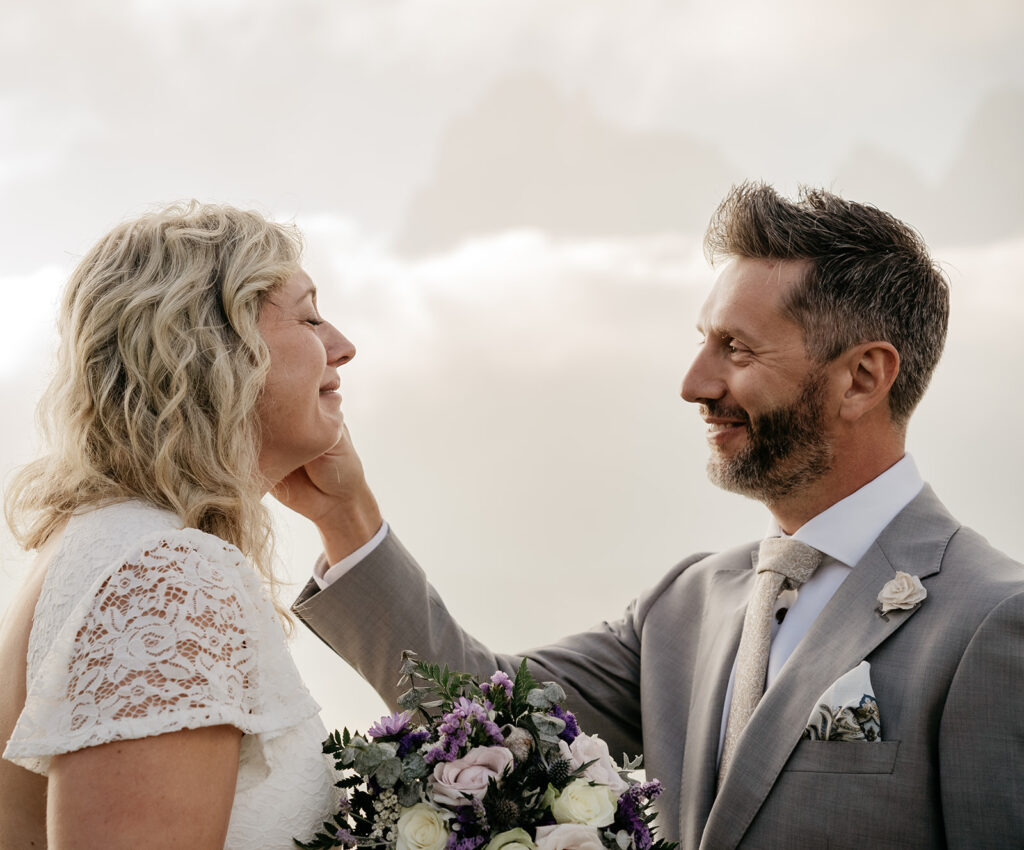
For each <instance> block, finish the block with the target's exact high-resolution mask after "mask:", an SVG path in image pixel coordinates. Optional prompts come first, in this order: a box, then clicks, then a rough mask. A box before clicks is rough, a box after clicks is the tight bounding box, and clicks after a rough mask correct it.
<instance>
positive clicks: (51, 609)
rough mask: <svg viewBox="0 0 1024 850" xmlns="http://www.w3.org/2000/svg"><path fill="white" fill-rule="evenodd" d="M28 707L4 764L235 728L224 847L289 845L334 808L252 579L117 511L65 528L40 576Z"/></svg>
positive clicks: (188, 533) (158, 513)
mask: <svg viewBox="0 0 1024 850" xmlns="http://www.w3.org/2000/svg"><path fill="white" fill-rule="evenodd" d="M27 685H28V689H27V690H28V696H27V699H26V701H25V709H24V711H23V712H22V714H21V716H20V718H19V719H18V723H17V726H16V727H15V729H14V734H13V735H12V736H11V740H10V742H9V743H8V744H7V749H6V751H5V752H4V757H5V758H7V759H10V760H11V761H13V762H15V763H16V764H20V765H22V766H24V767H27V768H29V769H30V770H33V771H36V772H37V773H43V774H45V773H46V772H47V768H48V766H49V762H50V757H51V756H53V755H55V754H58V753H66V752H70V751H73V750H79V749H82V748H83V747H90V746H94V745H96V744H102V743H106V742H108V741H117V740H124V739H131V738H142V737H146V736H149V735H159V734H161V733H164V732H173V731H176V730H180V729H195V728H198V727H202V726H214V725H218V724H225V723H226V724H230V725H232V726H235V727H237V728H238V729H241V730H242V732H243V733H244V735H243V737H242V748H241V755H240V758H239V764H238V784H237V787H236V790H235V799H234V805H233V806H232V809H231V822H230V826H229V828H228V837H227V842H226V844H225V847H228V848H239V850H241V849H242V848H245V850H254V849H255V848H267V850H271V848H272V849H273V850H278V848H288V847H292V846H293V845H292V841H291V839H292V837H293V836H296V837H299V838H300V839H303V840H305V839H307V838H310V837H312V835H313V833H314V832H315V831H316V830H317V828H318V827H319V826H320V825H321V823H322V822H323V820H324V815H325V814H326V813H327V811H328V809H329V808H330V807H331V806H332V805H333V803H334V802H335V801H336V793H335V792H336V789H335V788H334V787H333V783H334V780H335V778H336V777H335V776H334V773H333V769H332V767H331V764H330V762H329V761H328V759H327V758H326V757H325V756H324V755H323V754H322V752H321V749H320V745H321V742H322V741H323V739H324V738H325V737H326V731H325V730H324V726H323V723H322V722H321V721H320V718H319V706H318V705H317V704H316V702H314V700H313V698H312V697H311V696H310V694H309V692H308V691H307V690H306V688H305V686H304V685H303V684H302V681H301V679H300V678H299V673H298V670H297V669H296V668H295V663H294V662H293V661H292V658H291V656H290V655H289V653H288V648H287V646H286V645H285V635H284V632H283V630H282V627H281V623H280V621H279V620H278V617H277V614H276V613H275V611H274V608H273V606H272V605H271V603H270V601H269V599H268V598H267V596H266V595H265V593H264V591H263V587H262V585H261V583H260V579H259V576H258V575H257V573H256V572H255V570H253V568H252V567H251V566H250V565H249V564H248V563H247V562H246V560H245V559H244V558H243V557H242V555H241V553H240V552H239V551H238V549H236V548H235V547H234V546H231V545H229V544H227V543H225V542H224V541H223V540H221V539H220V538H218V537H214V536H212V535H210V534H206V533H204V532H202V531H197V530H196V529H194V528H182V527H181V521H180V520H179V519H178V518H177V517H176V516H175V515H174V514H172V513H169V512H167V511H163V510H160V509H158V508H155V507H152V506H150V505H148V504H146V503H143V502H138V501H133V502H120V503H117V504H114V505H109V506H106V507H102V508H98V509H95V510H91V511H89V512H87V513H82V514H79V515H76V516H74V517H72V519H71V520H70V521H69V522H68V524H67V527H66V529H65V531H64V533H63V537H62V539H61V540H60V542H59V545H58V547H57V549H56V552H55V554H54V556H53V560H52V561H51V563H50V565H49V569H48V570H47V574H46V578H45V581H44V583H43V588H42V592H41V593H40V596H39V602H38V604H37V606H36V609H35V616H34V618H33V623H32V634H31V637H30V640H29V649H28V671H27Z"/></svg>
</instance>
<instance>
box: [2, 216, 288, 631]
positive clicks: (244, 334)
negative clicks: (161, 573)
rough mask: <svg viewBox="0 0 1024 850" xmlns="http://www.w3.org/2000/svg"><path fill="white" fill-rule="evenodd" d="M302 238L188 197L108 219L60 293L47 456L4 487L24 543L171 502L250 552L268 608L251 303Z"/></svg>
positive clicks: (44, 419)
mask: <svg viewBox="0 0 1024 850" xmlns="http://www.w3.org/2000/svg"><path fill="white" fill-rule="evenodd" d="M301 253H302V240H301V237H300V235H299V233H298V231H297V230H296V229H295V228H294V227H291V226H287V225H281V224H276V223H274V222H271V221H268V220H267V219H266V218H264V217H263V216H262V215H260V214H259V213H255V212H249V211H243V210H239V209H235V208H233V207H230V206H223V205H214V204H200V203H198V202H196V201H192V202H189V203H186V204H175V205H173V206H170V207H167V208H166V209H162V210H158V211H156V212H153V213H150V214H147V215H143V216H142V217H140V218H137V219H135V220H132V221H128V222H125V223H124V224H121V225H120V226H118V227H115V228H114V229H113V230H112V231H111V232H110V233H108V234H107V235H106V236H105V237H104V238H103V239H101V240H100V241H99V243H98V244H97V245H96V246H95V247H93V249H92V250H91V251H89V253H88V254H86V256H85V257H84V259H83V260H82V261H81V262H80V263H79V265H78V267H77V268H76V269H75V271H74V273H73V274H72V275H71V278H70V280H69V282H68V285H67V287H66V289H65V291H64V295H63V298H62V302H61V306H60V314H59V321H58V328H59V331H60V340H61V341H60V348H59V352H58V356H57V363H56V372H55V374H54V377H53V379H52V381H51V382H50V385H49V387H48V388H47V390H46V392H45V394H44V395H43V397H42V400H41V401H40V404H39V409H38V414H37V415H38V419H39V424H40V427H41V429H42V432H43V436H44V439H45V441H46V450H47V453H46V454H45V455H43V456H42V457H40V458H39V459H37V460H36V461H34V462H33V463H31V464H29V465H28V466H26V467H24V468H23V469H21V470H20V471H19V473H18V474H17V475H16V477H15V478H14V479H13V481H12V483H11V486H10V488H9V490H8V499H7V507H6V514H7V521H8V524H9V525H10V526H11V529H12V531H13V532H14V534H15V536H16V537H17V539H18V541H19V543H21V545H22V546H24V547H25V548H27V549H37V548H39V547H40V546H42V545H43V544H44V543H45V542H46V541H47V540H48V539H49V538H50V536H51V535H52V534H53V533H54V532H55V531H57V530H59V529H60V528H61V527H62V526H63V524H64V522H65V521H66V520H67V518H68V517H69V516H70V515H71V514H72V513H74V512H75V511H77V510H79V509H81V508H83V507H88V506H98V505H102V504H107V503H110V502H113V501H116V500H120V499H126V498H137V499H143V500H145V501H147V502H149V503H151V504H153V505H157V506H159V507H162V508H166V509H168V510H171V511H174V512H175V513H176V514H177V515H178V516H179V517H180V518H181V519H182V520H183V521H184V523H185V525H186V526H188V527H193V528H198V529H200V530H202V531H206V532H209V533H210V534H214V535H216V536H217V537H220V538H221V539H223V540H226V541H227V542H229V543H232V544H234V545H235V546H237V547H238V548H239V549H240V550H241V551H242V552H243V553H244V554H245V555H246V557H248V558H249V560H250V561H251V562H252V564H253V565H254V566H255V567H256V569H257V570H258V571H259V573H260V574H261V575H262V577H263V578H264V580H265V581H266V584H267V586H268V587H269V589H270V591H271V594H272V596H273V597H274V603H275V605H276V607H277V609H278V611H279V613H281V614H282V615H283V616H285V615H284V609H283V608H282V607H281V605H280V604H279V603H278V602H277V594H276V590H277V580H276V578H275V576H274V571H273V569H272V533H271V521H270V516H269V514H268V512H267V510H266V508H265V507H264V506H263V504H262V503H261V501H260V499H261V495H262V488H261V482H260V478H259V474H258V467H257V461H258V457H259V449H260V433H259V420H258V418H257V414H256V404H257V400H258V398H259V396H260V392H261V390H262V389H263V386H264V382H265V380H266V376H267V372H268V369H269V367H270V355H269V352H268V350H267V346H266V344H265V343H264V341H263V337H262V336H261V335H260V333H259V330H258V328H257V320H258V318H259V313H260V308H261V306H262V304H263V302H264V300H265V298H266V297H267V295H268V294H269V293H270V292H271V291H273V290H274V289H275V288H276V287H278V286H280V285H281V284H282V283H283V282H284V281H285V280H287V279H288V278H289V277H291V275H293V274H294V273H295V272H296V271H298V269H299V259H300V256H301Z"/></svg>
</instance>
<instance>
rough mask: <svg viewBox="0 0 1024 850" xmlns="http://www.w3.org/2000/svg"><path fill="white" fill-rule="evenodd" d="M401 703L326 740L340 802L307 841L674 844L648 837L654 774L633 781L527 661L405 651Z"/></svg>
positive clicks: (617, 847) (401, 845)
mask: <svg viewBox="0 0 1024 850" xmlns="http://www.w3.org/2000/svg"><path fill="white" fill-rule="evenodd" d="M399 684H400V685H401V684H409V686H410V687H409V690H407V691H406V692H405V693H404V694H402V696H401V697H400V698H399V704H400V706H401V707H402V708H403V709H405V711H403V712H401V713H398V714H393V715H391V716H390V717H384V718H381V720H379V721H378V722H377V723H375V724H373V725H372V726H371V727H370V728H369V730H368V731H367V734H366V735H361V734H359V733H358V732H357V733H350V732H349V731H348V729H345V730H344V732H342V733H340V734H339V733H338V732H335V733H334V734H332V735H331V736H330V737H329V738H328V739H327V741H325V742H324V752H325V753H327V754H329V755H331V756H332V757H333V758H334V761H335V765H336V767H337V768H338V769H339V770H340V771H342V772H343V776H344V778H343V779H341V780H340V781H339V782H338V783H337V785H338V787H339V788H341V789H342V790H341V802H340V805H339V808H338V812H337V813H336V814H334V816H333V818H332V819H331V820H329V821H326V822H325V823H324V825H323V832H320V833H318V834H317V835H316V837H315V838H314V839H313V841H312V842H310V843H308V844H303V843H301V842H299V841H296V842H295V843H296V844H297V845H298V846H299V847H305V848H329V847H344V848H357V847H383V848H388V850H605V848H607V849H608V850H671V848H673V847H674V846H675V845H674V844H669V843H666V842H664V841H660V840H655V838H654V836H653V834H652V827H651V821H652V820H653V817H654V815H653V813H652V812H651V804H652V803H653V802H654V800H655V798H656V797H657V796H658V794H659V793H660V792H661V785H660V783H658V782H656V781H653V782H643V783H641V782H637V781H636V780H634V779H632V778H631V777H629V775H628V772H629V771H632V770H636V769H638V768H639V767H640V763H641V760H640V759H639V758H637V759H635V760H628V759H625V758H624V759H623V766H622V768H621V769H620V768H619V766H618V765H616V763H615V762H614V761H613V760H612V759H611V757H610V756H609V754H608V746H607V745H606V744H605V742H604V741H602V740H601V739H599V738H597V737H596V736H588V735H585V734H583V733H582V732H581V731H580V729H579V726H578V725H577V723H576V718H575V717H574V716H573V715H572V714H571V713H570V712H569V711H567V710H566V708H565V707H564V706H563V703H564V701H565V691H564V690H562V688H561V687H559V686H558V685H557V684H555V683H553V682H545V683H543V684H539V683H537V682H536V681H534V679H533V677H532V676H531V675H530V673H529V672H528V671H527V669H526V662H525V661H524V662H523V664H522V666H520V668H519V671H518V672H517V674H516V677H515V681H512V680H511V679H510V678H509V677H508V676H507V675H505V674H504V673H502V672H497V673H495V674H494V675H493V676H491V677H490V679H489V680H487V681H486V682H480V681H478V680H477V679H475V678H474V677H472V676H469V675H467V674H465V673H456V672H453V671H450V670H449V669H448V668H447V667H445V668H444V669H441V668H440V667H438V666H437V665H433V664H426V663H424V662H423V661H421V660H419V659H418V658H416V657H415V655H413V654H412V653H405V655H404V657H403V665H402V680H401V681H400V683H399Z"/></svg>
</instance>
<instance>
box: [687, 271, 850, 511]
mask: <svg viewBox="0 0 1024 850" xmlns="http://www.w3.org/2000/svg"><path fill="white" fill-rule="evenodd" d="M805 271H806V264H805V263H803V262H797V261H784V262H779V261H774V260H754V259H746V258H737V259H734V260H732V261H731V262H730V263H729V264H728V265H727V266H726V267H725V269H724V270H723V272H722V274H721V275H720V276H719V278H718V280H717V281H716V283H715V286H714V288H713V289H712V291H711V294H710V296H708V299H707V301H706V302H705V303H704V306H703V307H702V308H701V313H700V318H699V320H698V323H697V328H698V330H699V331H700V333H701V334H702V336H703V340H702V341H701V343H700V350H699V351H698V353H697V356H696V357H695V358H694V361H693V364H692V365H691V366H690V369H689V371H688V372H687V373H686V376H685V377H684V378H683V386H682V396H683V398H684V399H686V400H687V401H691V402H694V403H696V404H699V405H700V413H701V417H702V418H703V419H704V421H705V422H707V424H708V431H707V435H708V443H709V444H710V446H711V457H710V459H709V460H708V475H709V477H710V478H711V480H712V482H714V483H715V484H717V485H718V486H719V487H722V488H723V489H726V490H731V491H734V492H737V493H742V494H744V495H746V496H750V497H752V498H755V499H758V500H760V501H762V502H765V503H766V504H769V505H770V504H772V503H774V502H777V501H778V500H780V499H783V498H785V497H786V496H787V495H789V494H790V493H793V492H795V491H798V490H799V489H801V488H802V487H805V486H806V485H807V484H810V483H811V482H813V481H815V480H817V479H818V478H820V477H821V476H822V475H824V474H825V473H826V472H828V471H829V469H830V468H831V466H832V447H831V444H830V441H829V437H828V422H827V411H826V398H827V389H828V377H827V374H826V371H825V369H824V368H823V367H822V366H821V365H820V364H817V363H815V362H814V361H812V360H811V359H810V358H808V356H807V353H806V351H805V350H804V343H803V333H802V331H801V329H800V327H799V326H798V325H797V324H796V323H795V322H793V321H792V320H791V319H789V318H788V317H786V316H785V315H784V314H783V312H782V303H783V295H784V294H785V292H786V291H787V290H788V289H789V287H791V286H793V285H794V284H795V283H796V282H797V281H798V280H799V279H800V278H801V277H802V276H803V274H804V272H805Z"/></svg>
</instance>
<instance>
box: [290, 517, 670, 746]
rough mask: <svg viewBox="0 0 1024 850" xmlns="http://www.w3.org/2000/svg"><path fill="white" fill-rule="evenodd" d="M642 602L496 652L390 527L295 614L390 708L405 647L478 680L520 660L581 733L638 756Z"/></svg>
mask: <svg viewBox="0 0 1024 850" xmlns="http://www.w3.org/2000/svg"><path fill="white" fill-rule="evenodd" d="M663 584H664V582H663ZM652 593H654V592H653V591H652ZM648 595H650V594H648ZM646 604H647V603H645V602H644V598H643V597H641V599H640V600H637V601H634V602H633V603H631V604H630V605H629V606H628V608H627V609H626V612H625V614H624V616H623V617H622V618H621V619H619V620H617V621H615V622H605V623H601V624H600V625H598V626H595V627H594V628H593V629H591V630H590V631H587V632H582V633H580V634H576V635H572V636H570V637H568V638H565V639H563V640H561V641H558V642H557V643H555V644H552V645H550V646H546V647H541V648H538V649H534V650H528V651H527V652H524V653H520V654H497V653H494V652H492V651H491V650H490V649H488V648H487V647H486V646H484V645H483V644H482V643H480V642H479V641H478V640H476V639H475V638H474V637H473V636H472V635H470V634H468V633H467V632H465V631H464V630H463V629H462V628H461V627H460V626H459V624H458V623H457V622H456V621H455V619H454V618H453V617H452V615H451V614H450V613H449V612H448V609H447V608H446V606H445V604H444V602H443V601H442V599H441V597H440V596H439V595H438V593H437V591H436V590H435V589H434V588H433V587H432V586H431V585H430V583H429V582H428V580H427V577H426V575H425V574H424V572H423V570H422V569H421V568H420V567H419V565H418V564H417V563H416V562H415V560H414V559H413V558H412V556H411V555H410V554H409V553H408V552H407V551H406V550H405V548H404V547H403V546H402V545H401V543H400V542H399V541H398V539H397V538H396V537H395V536H394V534H393V533H389V534H388V536H387V538H386V539H385V540H384V542H383V543H382V544H381V545H380V546H379V547H378V548H377V549H375V550H374V551H373V552H372V553H371V554H370V555H369V556H367V558H366V559H365V560H364V561H363V562H362V563H360V564H359V565H357V566H356V567H354V568H353V569H352V570H351V571H350V572H349V573H347V574H346V575H344V576H343V577H342V578H341V579H339V580H338V581H337V582H335V583H334V584H332V585H331V586H330V587H328V588H327V589H325V590H322V591H319V592H316V588H315V586H313V587H308V586H307V588H306V590H305V591H304V592H303V594H302V595H301V596H300V598H299V600H298V601H297V602H296V604H295V605H294V606H293V610H294V611H295V613H296V614H297V615H298V617H299V618H300V619H301V620H302V621H303V622H304V623H305V624H306V625H307V626H308V627H309V628H310V629H312V631H313V632H314V633H315V634H316V635H317V636H318V637H320V638H321V640H323V641H324V642H325V643H326V644H327V645H328V646H330V647H331V648H332V649H333V650H334V651H335V652H336V653H337V654H338V655H340V656H341V657H342V658H343V659H344V660H345V661H347V662H348V663H349V664H350V665H352V667H353V668H355V669H356V671H358V672H359V674H360V675H361V676H363V678H364V679H366V680H367V681H368V682H369V683H370V684H371V685H372V686H373V687H374V688H375V689H376V690H377V692H378V693H379V694H380V695H381V696H382V697H383V698H384V700H385V701H386V702H387V703H388V705H389V706H391V707H392V708H394V707H396V705H397V698H398V696H399V689H398V688H397V687H396V682H397V679H398V677H399V674H398V668H399V666H400V663H401V662H400V656H401V653H402V651H403V650H407V649H409V650H413V651H414V652H416V653H417V654H418V655H419V656H420V657H421V658H423V659H425V660H429V661H431V662H434V663H438V664H447V665H448V666H449V667H450V668H452V669H454V670H460V671H463V672H467V673H472V674H475V675H478V676H489V675H491V674H492V673H493V672H494V671H495V670H499V669H500V670H504V671H505V672H506V673H508V674H509V675H513V674H514V673H515V670H516V668H517V667H518V666H519V663H520V661H521V660H522V658H524V657H525V658H527V659H529V664H530V669H531V672H532V674H533V676H534V677H535V678H536V679H538V680H539V681H546V680H554V681H557V682H558V683H559V684H560V685H562V686H563V687H564V688H565V689H566V691H567V692H568V695H569V699H568V706H569V708H570V709H571V710H572V711H573V712H574V713H575V714H576V715H577V717H578V719H579V721H580V724H581V727H582V728H583V730H584V731H586V732H587V733H588V734H594V733H596V734H599V735H600V736H601V737H602V738H604V739H605V740H606V741H607V742H608V744H609V747H610V750H611V752H613V753H622V752H625V753H628V754H630V755H632V754H636V753H640V752H641V731H642V730H641V721H640V655H641V632H642V612H643V610H644V609H645V605H646ZM638 612H639V613H638Z"/></svg>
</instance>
